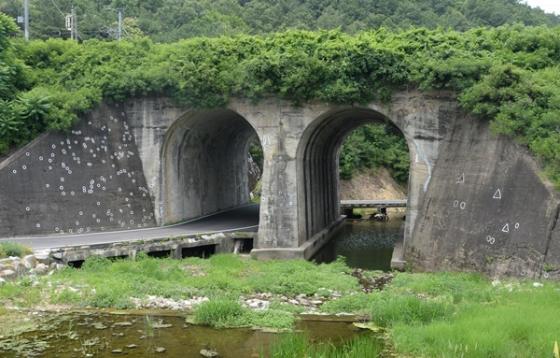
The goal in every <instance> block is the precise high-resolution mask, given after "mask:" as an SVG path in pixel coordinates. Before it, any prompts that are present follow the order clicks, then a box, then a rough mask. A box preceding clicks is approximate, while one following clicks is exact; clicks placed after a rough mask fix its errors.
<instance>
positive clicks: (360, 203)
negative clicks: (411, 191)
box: [340, 199, 407, 208]
mask: <svg viewBox="0 0 560 358" xmlns="http://www.w3.org/2000/svg"><path fill="white" fill-rule="evenodd" d="M406 202H407V200H406V199H404V200H341V201H340V206H341V207H343V208H404V207H406Z"/></svg>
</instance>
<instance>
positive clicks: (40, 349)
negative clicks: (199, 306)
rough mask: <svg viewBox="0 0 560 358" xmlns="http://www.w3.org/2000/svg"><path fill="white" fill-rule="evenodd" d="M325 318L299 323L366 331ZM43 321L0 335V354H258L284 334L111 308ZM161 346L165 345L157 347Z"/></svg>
mask: <svg viewBox="0 0 560 358" xmlns="http://www.w3.org/2000/svg"><path fill="white" fill-rule="evenodd" d="M324 319H325V318H322V320H321V321H318V320H309V319H306V320H301V321H298V323H297V326H296V329H298V330H301V331H302V334H306V335H307V336H308V337H309V338H310V340H311V341H313V342H326V341H329V342H332V343H333V344H341V343H343V342H344V341H347V340H349V339H350V338H352V337H355V336H356V335H357V334H366V333H364V332H363V331H360V330H359V329H357V328H356V327H354V326H353V325H352V323H351V322H348V321H340V320H339V321H336V320H335V321H324ZM40 327H41V328H39V329H37V330H36V331H33V332H29V333H25V334H22V335H20V336H17V337H15V338H9V339H4V340H0V357H61V358H66V357H116V356H121V355H127V356H130V357H159V356H161V357H201V355H200V351H201V349H211V350H214V351H216V352H218V353H219V354H220V357H232V358H240V357H259V356H261V353H263V352H267V351H268V350H269V347H270V344H271V343H273V342H274V341H276V340H278V339H280V337H281V334H278V333H267V332H263V331H260V330H252V329H246V328H242V329H213V328H209V327H203V326H196V325H189V324H187V323H185V319H184V318H183V317H175V316H171V317H170V316H155V315H114V314H108V313H95V314H72V315H71V314H65V315H56V316H50V317H46V318H45V320H44V322H43V323H42V324H41V325H40ZM158 348H160V350H163V349H164V351H163V352H159V353H158ZM161 348H163V349H161ZM265 356H266V355H265Z"/></svg>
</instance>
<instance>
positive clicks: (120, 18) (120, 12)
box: [117, 8, 123, 41]
mask: <svg viewBox="0 0 560 358" xmlns="http://www.w3.org/2000/svg"><path fill="white" fill-rule="evenodd" d="M118 11H119V13H118V15H119V22H118V24H119V25H118V29H117V40H119V41H120V40H121V38H122V19H123V11H122V9H121V8H119V10H118Z"/></svg>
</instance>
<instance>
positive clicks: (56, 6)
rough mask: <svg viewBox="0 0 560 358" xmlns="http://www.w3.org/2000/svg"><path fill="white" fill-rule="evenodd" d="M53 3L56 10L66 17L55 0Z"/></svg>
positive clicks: (52, 0)
mask: <svg viewBox="0 0 560 358" xmlns="http://www.w3.org/2000/svg"><path fill="white" fill-rule="evenodd" d="M51 3H52V4H53V6H54V8H55V9H57V10H58V12H59V13H60V14H61V15H62V16H66V14H65V13H63V12H62V11H61V10H60V8H59V7H58V5H56V3H55V2H54V0H51Z"/></svg>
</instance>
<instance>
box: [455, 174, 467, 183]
mask: <svg viewBox="0 0 560 358" xmlns="http://www.w3.org/2000/svg"><path fill="white" fill-rule="evenodd" d="M456 183H457V184H463V183H465V173H462V174H461V175H459V176H458V177H457V181H456Z"/></svg>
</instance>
